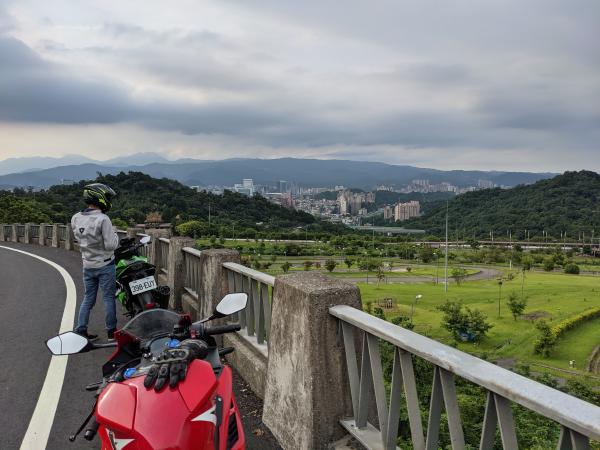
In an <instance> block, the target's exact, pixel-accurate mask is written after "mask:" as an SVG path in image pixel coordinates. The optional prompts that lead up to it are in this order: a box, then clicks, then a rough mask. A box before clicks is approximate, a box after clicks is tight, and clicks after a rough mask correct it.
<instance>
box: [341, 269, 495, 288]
mask: <svg viewBox="0 0 600 450" xmlns="http://www.w3.org/2000/svg"><path fill="white" fill-rule="evenodd" d="M465 268H467V269H475V270H477V271H478V272H477V273H473V274H471V275H467V276H466V277H465V279H464V280H465V281H477V280H489V279H493V278H498V277H500V276H501V275H502V271H500V270H497V269H491V268H489V267H465ZM337 278H340V279H343V280H346V281H351V282H353V283H364V282H366V281H367V277H366V276H364V275H362V276H359V275H358V274H357V276H356V277H337ZM385 278H386V281H382V283H383V284H385V283H386V282H387V283H433V282H435V279H436V277H435V276H428V275H426V276H418V275H401V276H393V275H386V277H385ZM448 281H449V282H450V283H454V280H453V279H452V278H448ZM369 283H370V284H376V283H377V278H376V277H375V276H369ZM438 283H440V284H443V283H444V273H443V271H440V276H438Z"/></svg>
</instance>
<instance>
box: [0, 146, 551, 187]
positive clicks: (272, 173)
mask: <svg viewBox="0 0 600 450" xmlns="http://www.w3.org/2000/svg"><path fill="white" fill-rule="evenodd" d="M2 164H3V162H0V167H2ZM121 171H138V172H143V173H146V174H148V175H150V176H152V177H155V178H170V179H174V180H177V181H179V182H181V183H184V184H186V185H200V186H209V185H220V186H232V185H233V184H234V183H239V182H241V180H242V179H243V178H252V179H253V180H254V182H255V183H257V184H276V183H277V181H279V180H286V181H288V182H295V183H298V184H300V185H303V186H335V185H344V186H346V187H356V188H363V189H373V188H374V187H375V186H377V185H381V184H386V185H393V186H402V185H406V184H408V183H410V182H411V181H412V180H414V179H428V180H429V181H430V182H431V183H432V184H435V183H441V182H443V181H446V182H449V183H452V184H454V185H457V186H472V185H476V184H477V182H478V181H479V180H489V181H491V182H493V183H496V184H498V185H503V186H516V185H519V184H530V183H534V182H536V181H538V180H540V179H544V178H550V177H552V176H554V175H555V174H550V173H530V172H498V171H467V170H451V171H443V170H437V169H427V168H419V167H413V166H398V165H391V164H385V163H380V162H363V161H348V160H332V159H328V160H321V159H300V158H279V159H227V160H218V161H210V160H207V161H203V160H190V159H185V160H181V161H169V160H166V159H165V158H163V157H162V156H160V155H157V154H154V153H146V154H137V155H131V156H129V157H124V158H117V159H114V160H109V161H106V162H103V163H101V164H100V163H97V162H86V163H83V164H68V165H62V166H58V167H52V168H46V169H43V170H37V171H31V172H27V173H10V174H5V175H2V176H0V187H5V188H6V187H27V186H33V187H37V188H46V187H49V186H52V185H55V184H60V183H61V182H62V180H72V181H79V180H83V179H91V178H95V177H96V175H97V173H98V172H100V173H102V174H111V175H114V174H117V173H119V172H121Z"/></svg>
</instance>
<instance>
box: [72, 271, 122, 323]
mask: <svg viewBox="0 0 600 450" xmlns="http://www.w3.org/2000/svg"><path fill="white" fill-rule="evenodd" d="M115 270H116V269H115V263H114V261H113V262H111V263H110V264H108V265H106V266H104V267H100V268H99V269H83V284H84V286H85V294H84V296H83V302H82V303H81V306H80V307H79V317H78V318H77V328H75V331H76V332H78V333H79V332H84V331H87V327H88V322H89V320H90V312H92V308H93V307H94V304H95V303H96V297H97V295H98V288H100V289H102V298H103V299H104V313H105V314H106V316H105V322H106V329H107V330H114V329H116V328H117V307H116V304H115V293H116V291H117V281H116V280H117V276H116V272H115Z"/></svg>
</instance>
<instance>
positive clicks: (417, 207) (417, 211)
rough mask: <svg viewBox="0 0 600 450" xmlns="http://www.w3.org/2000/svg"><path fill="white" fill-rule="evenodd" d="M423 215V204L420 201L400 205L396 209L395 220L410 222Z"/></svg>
mask: <svg viewBox="0 0 600 450" xmlns="http://www.w3.org/2000/svg"><path fill="white" fill-rule="evenodd" d="M420 215H421V204H420V203H419V202H418V201H414V200H413V201H411V202H406V203H398V204H397V205H396V207H395V208H394V220H395V221H396V222H398V221H400V222H402V221H404V220H408V219H410V218H412V217H419V216H420Z"/></svg>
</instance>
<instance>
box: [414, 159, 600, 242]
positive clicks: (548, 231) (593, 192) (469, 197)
mask: <svg viewBox="0 0 600 450" xmlns="http://www.w3.org/2000/svg"><path fill="white" fill-rule="evenodd" d="M446 211H447V210H446V205H443V204H442V205H440V206H438V207H437V208H434V209H432V210H431V211H429V212H427V213H426V214H425V215H424V216H422V217H420V218H415V219H410V220H408V221H406V222H402V226H405V227H407V228H419V229H424V230H427V232H428V233H431V234H434V235H436V236H443V235H444V232H445V225H446ZM448 212H449V214H448V219H449V220H448V221H449V223H448V225H449V231H450V235H451V239H456V238H464V239H469V238H472V237H475V238H484V239H485V238H488V239H489V238H490V237H491V236H492V235H494V236H496V238H497V239H509V238H511V236H512V238H514V239H526V236H531V237H534V239H543V238H544V237H545V236H546V235H547V236H549V237H550V238H553V239H555V240H558V239H560V237H561V236H563V237H564V236H568V238H566V239H571V240H575V239H578V237H584V236H585V237H586V240H587V242H589V240H590V238H592V237H593V236H594V233H596V236H597V235H598V230H599V229H600V174H597V173H595V172H590V171H580V172H565V173H564V174H562V175H558V176H556V177H553V178H551V179H545V180H540V181H538V182H537V183H534V184H531V185H527V186H517V187H515V188H514V189H485V190H482V191H476V192H467V193H466V194H463V195H458V196H456V197H454V198H453V199H451V200H450V201H449V203H448ZM526 231H527V234H526ZM596 242H597V239H596Z"/></svg>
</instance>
